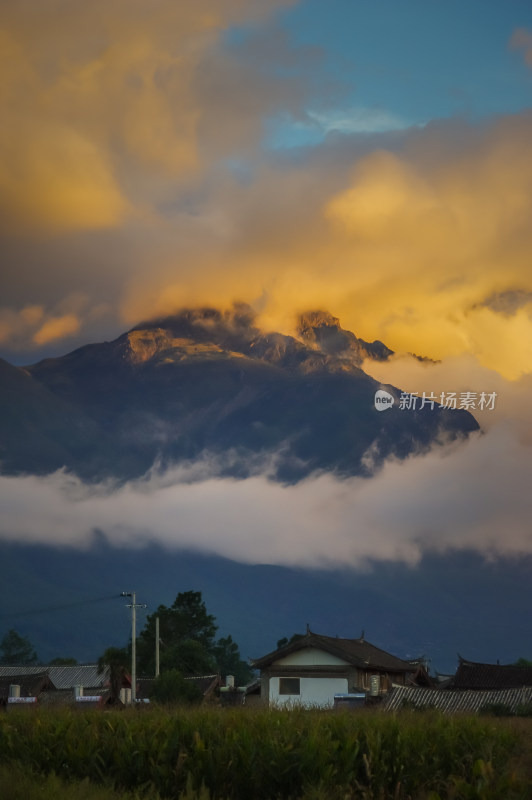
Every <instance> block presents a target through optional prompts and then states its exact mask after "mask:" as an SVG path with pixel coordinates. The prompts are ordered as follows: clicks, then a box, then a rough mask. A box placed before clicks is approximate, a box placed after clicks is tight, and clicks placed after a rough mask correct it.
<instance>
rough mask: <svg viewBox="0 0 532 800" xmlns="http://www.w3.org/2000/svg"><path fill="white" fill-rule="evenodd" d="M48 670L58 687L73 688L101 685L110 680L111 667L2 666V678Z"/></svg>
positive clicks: (0, 674) (77, 665) (78, 665)
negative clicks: (102, 668) (102, 669)
mask: <svg viewBox="0 0 532 800" xmlns="http://www.w3.org/2000/svg"><path fill="white" fill-rule="evenodd" d="M42 672H46V673H47V674H48V675H49V676H50V679H51V681H52V683H53V684H54V686H55V687H56V689H72V688H73V687H74V686H84V687H94V688H96V687H101V686H103V685H104V684H105V683H106V682H107V681H108V680H109V668H108V667H106V668H105V670H104V672H103V673H101V674H100V673H99V672H98V665H97V664H76V665H72V666H70V665H69V666H59V665H58V666H42V665H41V666H33V667H26V666H20V665H19V666H16V665H14V666H5V665H1V666H0V678H3V677H11V676H13V675H37V674H40V673H42Z"/></svg>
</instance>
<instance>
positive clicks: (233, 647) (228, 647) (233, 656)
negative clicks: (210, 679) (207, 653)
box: [212, 636, 253, 686]
mask: <svg viewBox="0 0 532 800" xmlns="http://www.w3.org/2000/svg"><path fill="white" fill-rule="evenodd" d="M212 654H213V656H214V659H215V661H216V667H217V671H218V672H219V673H220V675H224V676H225V675H234V676H235V686H245V684H246V683H249V682H250V680H251V679H252V677H253V671H252V670H251V669H250V667H249V665H248V664H247V663H246V662H245V661H243V660H242V658H241V657H240V651H239V649H238V645H237V643H236V642H235V641H233V637H232V636H226V637H220V639H218V641H217V642H216V644H215V646H214V647H213V649H212Z"/></svg>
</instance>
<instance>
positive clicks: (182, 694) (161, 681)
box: [150, 669, 202, 704]
mask: <svg viewBox="0 0 532 800" xmlns="http://www.w3.org/2000/svg"><path fill="white" fill-rule="evenodd" d="M201 699H202V694H201V689H200V688H199V687H198V686H196V684H195V683H193V682H192V681H186V680H185V678H184V677H183V675H182V673H181V672H180V671H179V670H177V669H170V670H168V671H167V672H163V673H161V675H159V676H158V677H157V678H155V680H154V682H153V686H152V689H151V692H150V700H154V701H155V702H156V703H187V704H192V703H200V702H201Z"/></svg>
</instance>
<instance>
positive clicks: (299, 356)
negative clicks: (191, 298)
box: [0, 306, 478, 482]
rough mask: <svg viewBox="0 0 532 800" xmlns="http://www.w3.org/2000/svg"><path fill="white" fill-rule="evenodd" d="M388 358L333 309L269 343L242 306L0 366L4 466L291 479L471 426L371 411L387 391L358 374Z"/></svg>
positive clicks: (364, 464) (362, 463)
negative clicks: (155, 469) (261, 473)
mask: <svg viewBox="0 0 532 800" xmlns="http://www.w3.org/2000/svg"><path fill="white" fill-rule="evenodd" d="M391 354H392V351H391V350H389V349H388V348H387V347H386V346H385V345H384V344H383V343H382V342H372V343H369V342H365V341H364V340H362V339H359V338H357V337H356V336H355V335H354V334H353V333H351V332H350V331H346V330H343V329H342V328H341V326H340V323H339V320H338V319H337V318H335V317H333V316H332V315H330V314H328V313H327V312H323V311H313V312H309V313H307V314H304V315H302V317H301V318H300V320H299V325H298V335H297V337H296V336H286V335H282V334H279V333H263V332H262V331H260V330H259V329H258V328H257V327H255V325H254V320H253V315H252V313H251V311H250V309H249V308H248V307H247V306H236V307H235V308H234V309H233V310H232V311H230V312H221V311H219V310H216V309H212V308H203V309H189V310H184V311H181V312H180V313H179V314H176V315H174V316H171V317H166V318H163V319H157V320H151V321H148V322H145V323H142V324H141V325H138V326H136V327H134V328H132V329H131V330H130V331H128V332H127V333H124V334H123V335H122V336H119V337H118V338H117V339H116V340H114V341H112V342H103V343H100V344H90V345H87V346H85V347H81V348H79V349H77V350H75V351H73V352H71V353H68V354H67V355H65V356H62V357H60V358H52V359H46V360H44V361H41V362H39V363H38V364H34V365H32V366H28V367H26V368H24V369H22V368H15V367H11V366H10V365H8V364H7V363H6V362H4V363H3V365H2V368H3V370H4V372H5V373H6V383H5V386H7V387H8V391H6V390H5V388H4V390H3V392H2V407H1V410H2V414H1V417H0V447H1V453H2V469H3V471H4V472H5V473H13V472H24V471H29V472H41V473H42V472H46V471H50V470H53V469H58V468H61V467H63V466H64V467H66V468H67V469H69V470H71V471H73V472H76V473H78V474H79V475H80V476H81V477H82V478H84V479H86V480H91V481H92V480H99V479H102V478H105V477H109V476H111V477H113V478H117V479H119V480H125V479H129V478H133V477H138V476H140V475H142V474H144V473H145V472H146V471H147V470H148V469H149V468H150V467H151V466H152V465H153V464H154V463H157V464H158V466H159V467H160V468H161V469H164V468H165V467H167V466H168V465H170V464H174V463H179V462H183V461H193V460H197V459H199V458H201V457H202V456H208V457H209V458H210V459H212V458H213V457H214V458H215V460H216V461H217V463H218V464H219V467H218V468H219V470H220V473H221V474H225V475H232V476H234V477H239V478H242V477H246V476H248V475H249V474H251V472H253V470H256V469H258V468H262V467H260V466H257V465H261V464H262V465H263V464H265V463H269V464H270V470H271V471H272V477H273V478H275V479H277V480H281V481H284V482H294V481H298V480H300V479H302V478H304V477H305V476H307V475H309V474H310V473H312V472H314V471H316V470H328V471H333V472H335V473H337V474H339V475H364V474H370V473H371V471H372V469H374V468H375V467H376V466H378V465H379V464H380V463H382V461H383V460H384V459H385V458H387V457H388V456H391V455H393V456H396V457H398V458H405V457H407V456H409V455H411V454H412V453H416V452H420V451H424V450H426V449H428V448H429V447H430V446H432V445H433V444H434V443H436V442H439V441H442V440H448V439H449V438H450V439H453V438H456V437H460V436H467V435H468V434H469V433H470V432H472V431H474V430H477V429H478V424H477V422H476V420H475V419H474V417H473V416H472V415H471V414H469V413H468V412H466V411H450V410H443V409H438V408H437V407H436V408H434V409H433V410H431V409H429V408H425V409H423V410H418V411H404V410H400V409H399V408H398V404H397V403H395V405H394V407H393V408H391V409H390V410H388V411H386V413H378V412H377V411H376V409H375V405H374V396H375V392H376V390H377V389H379V388H381V386H380V384H379V383H378V382H377V381H375V380H374V379H373V378H372V377H371V376H370V375H368V374H367V373H366V372H364V371H363V370H362V369H361V366H360V365H361V364H362V362H363V360H364V359H368V358H369V359H374V360H385V359H387V358H389V357H390V355H391ZM388 391H389V392H390V393H391V394H392V395H393V396H394V397H395V399H396V400H398V399H399V396H400V390H399V389H397V388H395V387H388ZM32 432H35V437H34V438H32ZM272 458H274V466H273V467H271V463H272Z"/></svg>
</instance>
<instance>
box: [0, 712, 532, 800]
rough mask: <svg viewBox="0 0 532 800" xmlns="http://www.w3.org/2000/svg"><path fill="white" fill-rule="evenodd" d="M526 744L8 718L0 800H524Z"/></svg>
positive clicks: (302, 715)
mask: <svg viewBox="0 0 532 800" xmlns="http://www.w3.org/2000/svg"><path fill="white" fill-rule="evenodd" d="M531 733H532V721H530V720H526V719H515V720H501V719H492V718H487V717H458V716H455V717H446V716H443V715H442V714H440V713H438V712H426V713H420V712H408V711H406V712H401V713H398V714H396V715H392V714H386V715H385V714H381V713H375V712H358V713H332V712H319V711H301V710H297V709H294V710H291V711H287V710H269V711H268V710H253V711H251V710H244V709H194V710H182V709H175V710H162V709H150V710H148V711H145V710H144V711H142V712H140V711H135V710H130V711H126V712H101V711H100V712H98V711H89V712H80V711H74V712H71V711H66V710H63V711H61V712H58V711H52V710H51V709H37V710H33V709H32V710H31V711H30V710H28V709H23V710H10V711H9V713H7V714H3V715H2V716H1V717H0V754H1V759H2V764H3V766H2V770H1V771H0V797H2V800H18V798H19V797H20V798H21V799H22V798H24V800H32V799H33V797H39V798H41V800H48V798H49V800H52V798H54V800H55V798H58V797H60V798H67V799H68V800H111V799H112V798H114V800H118V799H119V800H133V798H144V800H167V799H168V800H355V798H357V800H386V798H393V800H461V799H462V798H463V800H469V799H470V798H471V799H478V800H498V799H499V798H500V800H526V798H529V797H530V796H532V793H531V790H530V787H531V786H532V745H531V744H530V739H531V737H530V734H531ZM10 774H12V775H13V776H14V778H13V779H10V778H9V775H10ZM24 781H26V782H27V785H26V788H25V789H24V790H21V791H20V792H19V793H18V794H16V793H15V794H13V792H16V791H18V790H19V789H18V787H19V786H21V785H23V784H24ZM65 787H66V788H65ZM9 791H11V792H12V793H11V794H9ZM39 792H40V793H39Z"/></svg>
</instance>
